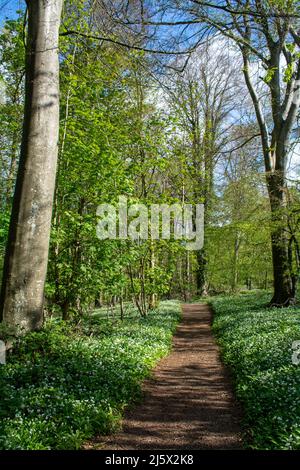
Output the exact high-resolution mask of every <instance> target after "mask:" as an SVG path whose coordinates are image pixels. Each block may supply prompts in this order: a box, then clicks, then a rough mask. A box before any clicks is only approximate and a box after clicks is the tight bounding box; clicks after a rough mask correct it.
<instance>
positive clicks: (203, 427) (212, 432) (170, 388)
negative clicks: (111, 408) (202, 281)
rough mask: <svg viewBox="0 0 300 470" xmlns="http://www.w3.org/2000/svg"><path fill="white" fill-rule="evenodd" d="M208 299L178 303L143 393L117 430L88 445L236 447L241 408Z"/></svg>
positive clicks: (116, 447) (107, 447) (111, 447)
mask: <svg viewBox="0 0 300 470" xmlns="http://www.w3.org/2000/svg"><path fill="white" fill-rule="evenodd" d="M211 319H212V313H211V310H210V308H209V306H208V305H205V304H187V305H183V319H182V322H181V323H180V325H179V326H178V328H177V331H176V334H175V336H174V340H173V350H172V352H171V354H170V355H169V356H168V357H166V358H165V359H163V360H162V361H160V363H159V364H158V366H157V367H156V368H155V370H154V373H153V378H152V379H150V380H147V381H145V383H144V386H143V392H144V399H143V401H142V403H141V404H139V405H137V406H135V407H134V408H133V409H132V410H129V411H128V412H127V413H126V415H125V419H124V421H123V429H122V431H121V432H119V433H117V434H115V435H113V436H109V437H107V438H103V436H102V437H99V438H97V439H95V440H94V441H93V442H92V443H89V445H88V447H87V448H94V449H96V448H98V449H105V450H122V449H124V450H134V449H143V450H147V449H150V450H151V449H153V450H154V449H155V450H160V449H182V450H184V449H216V450H217V449H240V448H242V441H241V425H240V421H241V412H240V409H239V407H238V405H237V403H236V402H235V400H234V397H233V394H232V389H231V384H230V380H229V378H228V375H227V373H226V370H225V368H224V366H223V365H222V363H221V361H220V358H219V351H218V347H217V345H216V343H215V340H214V338H213V336H212V333H211V326H210V325H211Z"/></svg>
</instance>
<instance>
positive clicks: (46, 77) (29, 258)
mask: <svg viewBox="0 0 300 470" xmlns="http://www.w3.org/2000/svg"><path fill="white" fill-rule="evenodd" d="M62 3H63V0H27V8H28V33H27V45H26V84H25V109H24V123H23V133H22V144H21V153H20V163H19V168H18V174H17V181H16V188H15V194H14V199H13V208H12V215H11V221H10V229H9V237H8V244H7V248H6V255H5V262H4V275H3V281H2V290H1V298H0V314H1V319H2V320H3V321H5V322H6V323H7V324H9V325H13V326H16V327H18V328H19V329H20V331H22V332H26V331H32V330H36V329H39V328H40V327H41V326H42V324H43V301H44V284H45V278H46V272H47V261H48V248H49V238H50V228H51V214H52V205H53V195H54V187H55V174H56V163H57V143H58V129H59V61H58V37H59V36H58V35H59V25H60V18H61V10H62Z"/></svg>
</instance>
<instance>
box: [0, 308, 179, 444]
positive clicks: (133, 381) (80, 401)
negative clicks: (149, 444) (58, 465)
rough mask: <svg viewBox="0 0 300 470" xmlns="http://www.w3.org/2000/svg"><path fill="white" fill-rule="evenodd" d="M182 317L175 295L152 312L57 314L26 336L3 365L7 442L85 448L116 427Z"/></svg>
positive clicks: (1, 428) (0, 438) (0, 416)
mask: <svg viewBox="0 0 300 470" xmlns="http://www.w3.org/2000/svg"><path fill="white" fill-rule="evenodd" d="M179 318H180V306H179V303H177V302H175V301H174V302H172V301H168V302H163V303H161V305H160V307H159V309H158V310H157V311H156V312H152V313H150V314H149V315H148V317H147V318H146V319H141V318H139V317H138V316H137V315H135V316H134V317H133V316H131V318H128V319H125V320H124V322H120V321H119V320H116V319H110V320H107V319H105V318H103V315H102V314H101V313H99V314H95V315H92V316H89V317H85V318H83V319H82V321H81V322H80V323H79V324H77V325H76V326H75V324H72V323H65V322H62V321H57V320H52V321H48V322H47V324H46V325H45V327H44V329H43V330H42V331H40V332H37V333H31V334H28V335H27V336H25V337H24V338H22V339H21V340H20V341H19V343H18V344H17V347H16V349H15V350H14V353H13V354H12V355H11V357H10V358H9V360H8V363H7V364H6V365H5V366H0V395H1V401H0V449H14V450H16V449H22V450H29V449H30V450H38V449H78V448H80V447H81V445H82V444H83V442H84V441H85V440H87V439H89V438H91V437H92V436H94V435H96V434H106V433H110V432H113V431H114V430H116V429H117V428H118V426H119V424H120V420H121V417H122V413H123V411H124V408H125V407H127V406H128V405H129V404H130V403H133V401H134V400H137V399H138V398H139V396H140V385H141V382H142V380H143V379H144V378H145V377H147V376H148V375H149V374H150V371H151V369H152V368H153V366H154V365H155V363H156V362H157V361H158V360H159V359H160V358H161V357H163V356H165V355H166V354H167V353H168V352H169V350H170V347H171V340H172V335H173V332H174V331H175V328H176V325H177V323H178V321H179Z"/></svg>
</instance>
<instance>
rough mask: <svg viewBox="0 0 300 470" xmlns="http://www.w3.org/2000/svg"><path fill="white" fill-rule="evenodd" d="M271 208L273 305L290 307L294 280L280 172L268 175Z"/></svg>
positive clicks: (283, 184)
mask: <svg viewBox="0 0 300 470" xmlns="http://www.w3.org/2000/svg"><path fill="white" fill-rule="evenodd" d="M267 186H268V192H269V198H270V206H271V218H272V227H271V244H272V262H273V278H274V294H273V297H272V300H271V302H270V304H271V305H289V304H290V303H292V302H293V301H294V299H293V289H292V279H291V273H290V270H289V257H288V240H287V230H286V228H287V221H286V214H285V208H286V194H285V180H284V177H283V176H282V175H281V174H280V172H279V171H278V172H277V173H272V174H269V175H267Z"/></svg>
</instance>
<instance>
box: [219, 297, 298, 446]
mask: <svg viewBox="0 0 300 470" xmlns="http://www.w3.org/2000/svg"><path fill="white" fill-rule="evenodd" d="M269 297H270V294H266V293H262V292H260V293H258V292H255V293H253V294H251V293H250V294H244V295H239V296H227V297H217V298H212V299H211V300H210V303H211V305H212V307H213V309H214V311H215V317H214V323H213V330H214V333H215V335H216V337H217V339H218V342H219V344H220V347H221V353H222V357H223V359H224V362H225V363H226V364H227V365H229V366H230V368H231V370H232V373H233V377H234V382H235V388H236V394H237V397H238V399H239V400H240V401H241V403H242V405H243V408H244V413H245V418H244V419H245V429H246V444H247V445H248V447H252V448H254V449H300V365H295V364H293V362H292V354H293V349H292V344H293V342H294V341H298V340H300V308H299V307H290V308H286V309H276V308H266V307H265V305H266V303H267V301H268V300H269ZM299 357H300V354H299Z"/></svg>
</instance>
